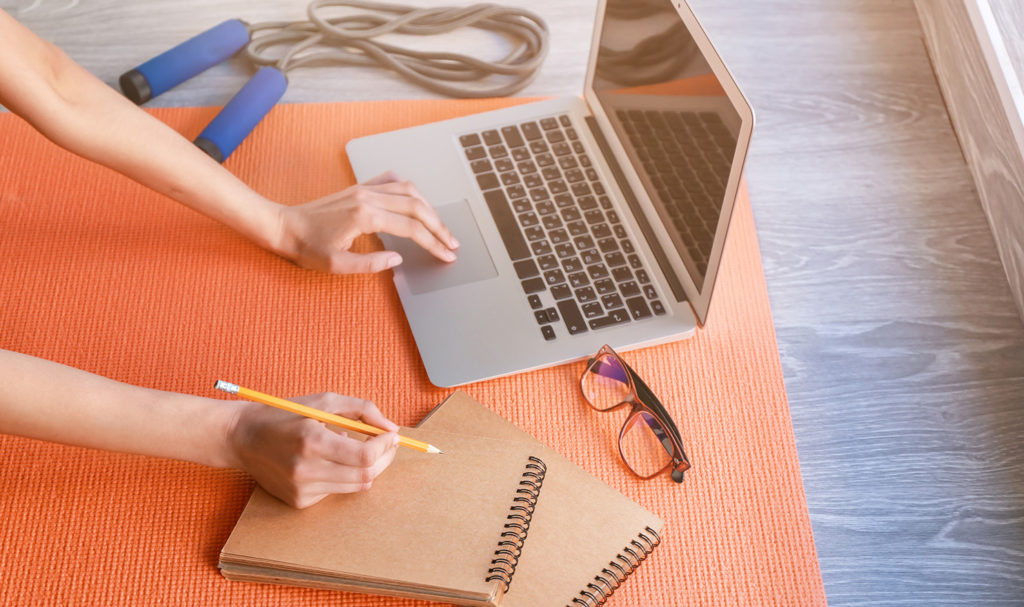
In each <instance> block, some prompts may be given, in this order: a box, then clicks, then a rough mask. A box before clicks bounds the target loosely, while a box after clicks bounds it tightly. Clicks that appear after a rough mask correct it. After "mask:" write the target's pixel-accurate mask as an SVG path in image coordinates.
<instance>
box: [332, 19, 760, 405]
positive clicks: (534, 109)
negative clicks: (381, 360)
mask: <svg viewBox="0 0 1024 607" xmlns="http://www.w3.org/2000/svg"><path fill="white" fill-rule="evenodd" d="M753 122H754V117H753V112H752V110H751V108H750V105H749V104H748V103H747V102H746V100H745V98H744V97H743V95H742V93H741V92H740V90H739V88H738V86H737V85H736V83H735V81H734V80H733V79H732V77H731V75H730V74H729V72H728V70H727V69H726V67H725V64H724V63H723V62H722V60H721V59H720V58H719V56H718V54H717V53H716V52H715V50H714V48H713V47H712V45H711V42H710V41H709V40H708V38H707V35H706V34H705V33H704V31H703V29H702V28H701V26H700V24H699V23H698V22H697V19H696V17H695V16H694V14H693V12H692V11H691V10H690V8H689V7H688V6H687V5H686V4H685V3H682V2H679V1H678V0H601V1H600V4H599V6H598V10H597V19H596V24H595V31H594V37H593V42H592V44H591V55H590V60H589V64H588V69H587V79H586V86H585V90H584V94H583V97H582V98H578V97H570V98H558V99H552V100H548V101H542V102H536V103H528V104H524V105H519V106H516V107H510V108H506V109H501V110H497V111H492V112H486V113H481V114H475V115H471V116H466V117H462V118H457V119H454V120H447V121H443V122H437V123H432V124H426V125H422V126H417V127H413V128H409V129H403V130H399V131H393V132H389V133H382V134H378V135H373V136H369V137H364V138H360V139H355V140H352V141H350V142H349V143H348V145H347V151H348V155H349V159H350V161H351V163H352V167H353V169H354V171H355V175H356V178H357V179H358V180H360V181H363V180H366V179H369V178H371V177H373V176H375V175H378V174H380V173H383V172H385V171H387V170H393V171H395V172H396V173H398V174H399V175H401V176H402V177H403V178H405V179H408V180H410V181H412V182H413V183H415V184H416V186H417V188H418V189H419V190H420V192H422V194H423V195H424V197H425V198H426V199H427V200H429V201H430V202H431V204H433V205H434V207H435V208H436V209H437V211H438V213H439V215H440V216H441V219H442V220H443V221H444V222H445V224H446V225H447V226H448V227H449V228H450V229H451V230H452V233H453V234H454V235H455V237H456V238H458V240H459V242H460V244H461V246H460V248H459V250H458V251H457V254H458V260H457V261H455V262H454V263H452V264H445V263H443V262H441V261H438V260H436V259H434V258H433V257H432V256H430V255H429V254H428V253H427V252H426V251H423V250H422V249H420V248H419V247H418V246H417V245H416V244H414V243H413V242H412V241H410V240H407V239H402V238H395V237H392V236H389V235H386V234H382V235H381V239H382V240H383V241H384V245H385V247H387V248H388V249H392V250H396V251H398V252H399V253H400V254H401V255H402V257H403V260H404V261H403V263H402V265H400V266H399V267H397V268H396V269H395V271H394V282H395V286H396V288H397V290H398V294H399V296H400V298H401V301H402V305H403V307H404V309H405V314H406V317H407V318H408V321H409V325H410V327H411V328H412V332H413V336H414V338H415V340H416V345H417V347H418V349H419V351H420V355H421V357H422V359H423V362H424V365H425V367H426V370H427V375H428V376H429V378H430V381H431V382H432V383H434V384H435V385H437V386H442V387H451V386H457V385H461V384H466V383H469V382H474V381H478V380H484V379H489V378H493V377H499V376H503V375H508V374H512V373H517V372H521V371H526V370H530V369H536V368H541V367H547V366H551V365H557V364H560V363H564V362H568V361H573V360H578V359H581V358H585V357H587V356H589V355H592V354H593V353H594V352H596V351H597V350H598V349H599V348H600V347H601V345H602V344H606V343H607V344H609V345H611V346H612V347H613V348H615V349H616V350H619V351H625V350H629V349H632V348H637V347H641V346H648V345H654V344H659V343H664V342H669V341H675V340H679V339H683V338H686V337H689V336H690V335H692V334H693V332H694V330H695V328H696V327H697V325H698V324H703V323H704V322H705V319H706V318H707V313H708V306H709V303H710V298H711V292H712V289H713V287H714V284H715V279H716V275H717V272H718V269H719V266H720V260H721V256H722V250H723V246H724V243H725V237H726V232H727V228H728V225H729V220H730V216H731V214H732V209H733V206H734V204H735V201H736V195H737V191H738V188H739V184H740V178H741V174H742V168H743V162H744V159H745V157H746V153H747V149H748V147H749V143H750V135H751V130H752V128H753ZM567 150H568V151H567ZM570 158H571V159H570ZM581 184H582V185H581ZM517 234H518V235H517ZM595 304H596V305H595Z"/></svg>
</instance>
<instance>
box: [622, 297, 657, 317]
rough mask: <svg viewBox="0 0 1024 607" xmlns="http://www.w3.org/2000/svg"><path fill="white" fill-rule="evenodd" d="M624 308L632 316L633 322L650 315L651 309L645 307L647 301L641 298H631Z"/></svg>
mask: <svg viewBox="0 0 1024 607" xmlns="http://www.w3.org/2000/svg"><path fill="white" fill-rule="evenodd" d="M626 307H627V308H629V313H630V314H632V315H633V320H640V319H641V318H647V317H649V316H650V315H651V309H650V308H648V307H647V301H646V300H645V299H644V298H643V297H631V298H629V299H627V300H626Z"/></svg>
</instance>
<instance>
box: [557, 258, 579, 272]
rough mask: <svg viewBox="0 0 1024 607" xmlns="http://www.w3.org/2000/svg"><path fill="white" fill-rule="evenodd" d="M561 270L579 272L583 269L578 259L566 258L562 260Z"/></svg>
mask: <svg viewBox="0 0 1024 607" xmlns="http://www.w3.org/2000/svg"><path fill="white" fill-rule="evenodd" d="M562 269H564V270H565V271H566V272H579V271H580V270H582V269H583V263H582V262H580V258H579V257H568V258H566V259H563V260H562Z"/></svg>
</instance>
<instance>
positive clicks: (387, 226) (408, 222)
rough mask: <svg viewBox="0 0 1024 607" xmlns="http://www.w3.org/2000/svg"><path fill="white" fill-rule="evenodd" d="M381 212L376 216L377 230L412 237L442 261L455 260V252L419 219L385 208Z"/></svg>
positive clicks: (449, 261)
mask: <svg viewBox="0 0 1024 607" xmlns="http://www.w3.org/2000/svg"><path fill="white" fill-rule="evenodd" d="M379 213H380V215H379V216H378V217H377V218H376V225H377V227H378V228H379V230H377V231H379V232H387V233H388V234H393V235H395V236H402V237H404V238H409V239H412V241H413V242H415V243H416V244H418V245H420V246H421V247H423V248H424V249H426V250H427V251H428V252H429V253H430V254H431V255H433V256H434V257H436V258H438V259H440V260H441V261H444V262H448V263H451V262H453V261H455V253H453V252H452V250H451V249H449V248H448V246H447V245H445V244H444V243H443V242H441V241H440V240H438V239H437V236H435V235H434V234H433V233H432V232H431V231H430V230H428V229H427V228H426V226H424V225H423V224H422V223H420V222H419V221H417V220H415V219H412V218H411V217H407V216H405V215H400V214H398V213H392V212H390V211H386V210H384V209H379Z"/></svg>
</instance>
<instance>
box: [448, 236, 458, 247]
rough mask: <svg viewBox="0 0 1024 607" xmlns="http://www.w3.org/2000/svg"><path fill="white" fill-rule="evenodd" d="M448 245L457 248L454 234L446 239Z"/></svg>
mask: <svg viewBox="0 0 1024 607" xmlns="http://www.w3.org/2000/svg"><path fill="white" fill-rule="evenodd" d="M448 246H450V247H451V248H453V249H457V248H459V241H458V240H456V238H455V237H454V236H452V237H451V239H450V240H449V241H448Z"/></svg>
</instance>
